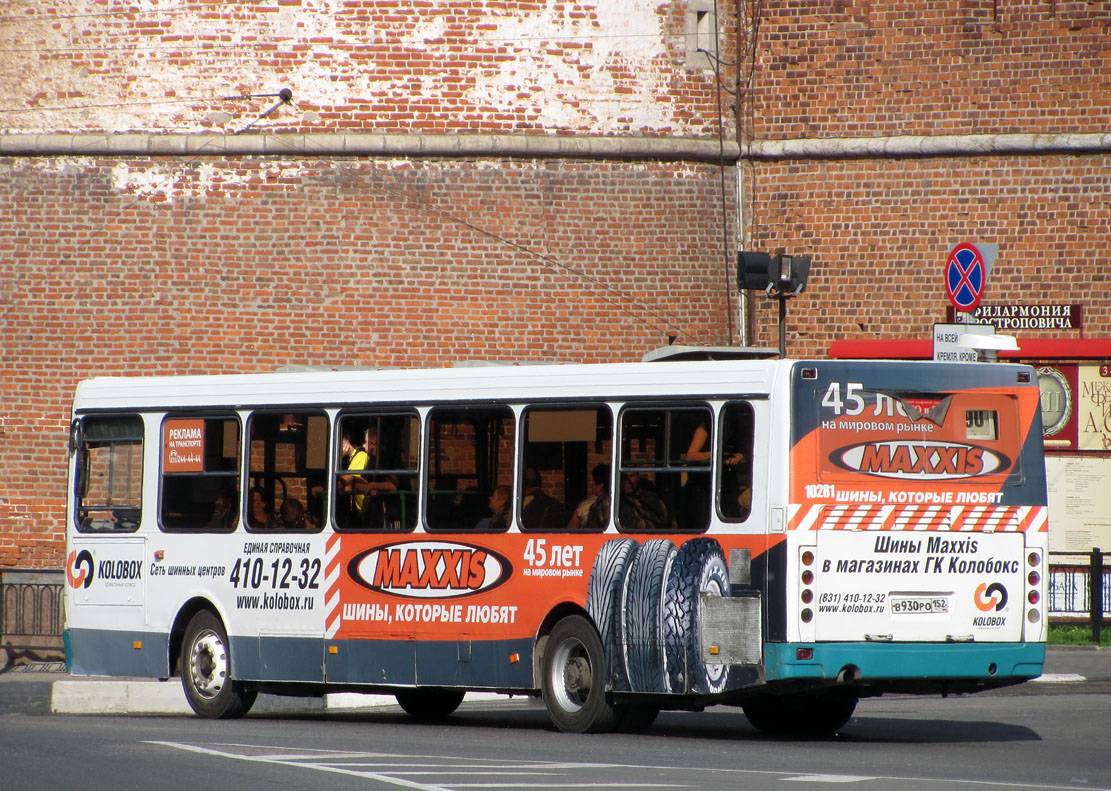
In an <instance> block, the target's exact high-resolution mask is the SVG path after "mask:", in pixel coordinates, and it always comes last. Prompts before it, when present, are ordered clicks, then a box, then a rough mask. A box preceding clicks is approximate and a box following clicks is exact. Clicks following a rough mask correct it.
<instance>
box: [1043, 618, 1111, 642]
mask: <svg viewBox="0 0 1111 791" xmlns="http://www.w3.org/2000/svg"><path fill="white" fill-rule="evenodd" d="M1099 637H1100V640H1099V644H1100V645H1101V646H1103V645H1106V646H1111V624H1104V625H1103V626H1102V627H1101V628H1100V630H1099ZM1046 642H1047V643H1048V644H1049V645H1092V627H1090V626H1088V625H1087V624H1071V623H1070V624H1059V625H1051V626H1050V627H1049V639H1048V640H1046Z"/></svg>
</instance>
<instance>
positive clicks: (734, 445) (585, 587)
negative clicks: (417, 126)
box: [65, 354, 1048, 734]
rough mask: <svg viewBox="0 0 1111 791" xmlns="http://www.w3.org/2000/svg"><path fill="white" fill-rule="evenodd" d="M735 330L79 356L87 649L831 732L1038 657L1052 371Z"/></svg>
mask: <svg viewBox="0 0 1111 791" xmlns="http://www.w3.org/2000/svg"><path fill="white" fill-rule="evenodd" d="M737 356H738V357H741V358H740V359H687V360H684V359H669V358H668V357H667V355H664V354H661V355H659V359H655V360H649V361H647V362H639V363H613V364H591V365H460V366H455V367H449V368H445V369H443V370H392V369H381V370H331V371H313V370H308V371H290V372H275V373H266V374H250V375H218V376H162V377H106V378H93V379H90V380H87V381H83V382H81V383H80V384H79V386H78V387H77V389H76V393H75V396H74V400H73V414H72V423H71V427H70V432H69V486H68V510H67V548H66V549H67V561H66V570H67V586H66V598H65V604H66V631H65V646H66V661H67V667H68V669H69V672H70V673H72V674H75V675H96V676H133V677H134V676H138V677H151V678H161V679H169V678H173V677H178V676H179V677H180V679H181V683H182V687H183V689H184V693H185V697H186V699H187V700H188V702H189V704H190V706H191V707H192V709H193V710H194V711H195V712H196V713H197V714H198V715H200V716H201V717H207V718H231V717H238V716H242V715H243V714H245V713H246V712H247V711H248V710H249V709H250V707H251V705H252V703H253V702H254V701H255V698H256V696H257V695H258V694H259V693H268V694H279V695H298V696H306V695H325V694H327V693H331V692H338V691H344V692H352V691H354V692H369V693H378V694H391V695H394V696H396V699H397V702H398V703H399V704H400V706H401V707H402V708H403V709H404V710H405V711H407V712H409V713H410V714H412V715H414V716H416V717H422V718H436V717H444V716H448V715H450V714H451V713H452V712H453V711H454V710H455V709H456V708H457V707H458V706H459V704H460V702H461V701H462V700H463V697H464V694H465V693H466V692H468V691H485V692H493V693H503V694H507V695H526V696H533V697H540V698H542V699H543V702H544V704H545V706H546V709H547V712H548V714H549V717H550V719H551V722H552V723H553V725H554V726H555V727H556V728H558V729H560V730H563V731H569V732H598V731H607V730H615V729H617V730H626V731H636V730H641V729H644V728H646V727H649V726H650V725H651V723H652V722H653V721H654V719H655V717H656V716H657V714H658V713H659V711H660V710H661V709H686V710H700V709H703V708H704V707H706V706H710V705H718V704H721V705H728V706H738V707H740V708H741V709H743V711H744V713H745V715H746V716H747V717H748V719H749V720H750V721H751V722H752V724H753V725H754V726H755V727H757V728H758V729H761V730H764V731H768V732H777V733H783V732H790V733H810V734H820V733H832V732H834V731H836V730H838V729H839V728H841V727H842V726H843V725H844V724H845V723H846V722H848V720H849V719H850V718H851V716H852V714H853V711H854V709H855V707H856V705H857V702H858V700H859V699H860V698H862V697H869V696H876V695H882V694H886V693H915V694H922V693H938V694H950V693H969V692H976V691H980V690H986V689H992V688H996V687H1001V686H1005V685H1009V684H1016V683H1020V682H1023V681H1026V680H1028V679H1031V678H1034V677H1036V676H1038V675H1040V674H1041V672H1042V666H1043V662H1044V658H1045V635H1046V618H1045V611H1044V597H1045V576H1046V547H1047V535H1048V519H1047V510H1046V486H1045V470H1044V462H1043V457H1042V431H1041V424H1040V414H1039V391H1038V385H1037V378H1036V376H1034V374H1033V371H1032V369H1030V368H1029V367H1026V366H1021V365H1013V364H1004V363H992V364H987V363H984V364H979V363H969V364H952V363H935V362H897V361H841V360H837V361H832V360H788V359H771V358H769V357H767V356H760V355H758V354H754V355H752V356H751V357H750V358H743V355H737Z"/></svg>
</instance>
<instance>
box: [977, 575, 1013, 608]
mask: <svg viewBox="0 0 1111 791" xmlns="http://www.w3.org/2000/svg"><path fill="white" fill-rule="evenodd" d="M973 601H974V602H975V604H976V609H977V610H979V611H980V612H991V611H992V610H995V611H996V612H999V611H1000V610H1002V609H1003V608H1004V607H1006V606H1007V589H1006V588H1004V587H1003V585H1002V584H1000V583H998V582H993V583H991V584H990V585H989V584H988V583H986V582H981V583H980V584H979V585H977V586H976V592H975V594H974V598H973Z"/></svg>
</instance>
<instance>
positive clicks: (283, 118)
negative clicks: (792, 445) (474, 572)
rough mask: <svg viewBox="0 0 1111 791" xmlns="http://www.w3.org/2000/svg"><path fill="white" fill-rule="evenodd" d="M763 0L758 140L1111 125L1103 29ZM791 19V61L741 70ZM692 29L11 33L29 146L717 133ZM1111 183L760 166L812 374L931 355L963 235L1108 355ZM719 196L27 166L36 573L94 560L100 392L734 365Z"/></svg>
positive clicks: (772, 243) (21, 194) (1056, 15)
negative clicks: (85, 531) (388, 374)
mask: <svg viewBox="0 0 1111 791" xmlns="http://www.w3.org/2000/svg"><path fill="white" fill-rule="evenodd" d="M732 5H733V4H731V3H728V2H720V3H719V6H720V8H721V10H722V17H723V21H722V24H721V28H722V30H723V31H725V32H726V35H724V36H723V45H724V49H723V52H722V58H723V60H724V61H725V63H724V64H723V65H722V66H721V71H722V73H723V75H725V76H726V77H727V80H726V85H725V89H726V90H725V92H724V93H723V96H724V99H723V101H724V103H725V104H729V103H732V102H736V103H737V109H738V117H739V119H740V121H741V128H742V130H743V133H744V137H745V138H746V139H755V140H768V139H791V138H798V137H805V138H836V137H873V136H886V135H940V134H947V135H961V134H994V133H1044V134H1053V133H1097V132H1099V133H1105V132H1106V123H1107V118H1108V117H1109V110H1111V34H1109V24H1111V22H1109V20H1108V18H1107V15H1106V11H1105V9H1103V8H1102V6H1101V4H1099V3H1090V2H1081V1H1079V0H1077V1H1076V2H1072V1H1067V2H1066V1H1064V0H1006V1H1005V2H1004V1H1003V0H947V1H945V2H942V1H940V0H938V1H935V2H917V0H890V1H887V0H805V1H804V0H783V2H770V0H769V1H767V2H761V3H758V2H756V0H747V2H744V3H741V4H739V5H740V6H741V10H742V11H743V13H742V14H741V16H742V18H743V19H744V20H746V22H744V23H742V24H741V25H739V26H737V25H735V22H734V16H735V15H734V13H733V10H732V8H731V6H732ZM757 5H759V6H760V11H761V13H760V19H761V23H760V27H759V32H758V36H757V37H756V39H755V41H756V46H757V49H756V53H755V59H754V60H750V58H749V57H748V56H747V54H745V53H742V54H743V55H745V57H737V56H736V55H734V54H733V51H734V47H733V45H732V41H733V35H732V33H733V32H734V31H735V30H737V31H739V32H740V33H742V34H743V36H744V39H745V40H746V41H751V36H750V33H751V31H750V30H749V27H748V24H747V20H750V19H751V18H752V16H753V11H754V10H755V8H756V6H757ZM190 8H191V7H190ZM183 10H184V11H185V13H183ZM684 10H685V4H684V3H682V2H676V3H659V2H650V0H614V2H612V3H605V4H602V3H597V4H595V5H574V4H571V5H567V4H554V3H547V2H498V3H484V2H482V1H481V0H459V1H458V2H452V3H450V4H441V3H430V4H417V5H414V4H408V3H400V2H394V1H393V0H351V1H350V2H346V1H345V2H342V3H338V2H335V3H334V2H331V0H294V1H293V2H285V0H283V2H280V3H277V4H273V3H261V2H260V3H253V2H249V3H237V4H223V5H220V4H213V5H212V6H211V8H209V9H206V10H205V11H203V13H192V11H190V9H184V8H183V7H181V6H180V4H169V3H167V4H166V7H165V8H162V9H156V8H154V7H153V5H152V4H147V5H146V6H145V8H144V11H143V13H142V14H141V15H137V14H134V13H130V12H129V13H114V12H109V11H106V10H105V6H103V5H101V4H97V3H92V2H91V0H58V2H54V3H51V4H46V5H44V4H36V3H31V4H26V6H25V7H20V8H18V9H14V10H13V11H11V13H10V14H9V16H11V17H12V18H13V19H14V18H15V17H18V18H19V19H20V21H19V22H18V23H15V22H13V23H12V24H4V25H0V95H3V96H5V97H6V98H5V101H6V105H5V110H6V112H5V113H3V114H2V115H0V125H2V126H3V129H2V131H3V132H7V133H25V134H30V133H38V132H82V133H88V132H98V131H107V132H122V131H139V132H152V133H158V132H174V133H193V132H221V131H224V132H234V131H238V130H241V129H243V128H244V127H245V126H246V125H247V124H248V123H251V122H252V121H255V120H256V119H257V118H258V116H259V114H260V113H262V111H263V110H265V109H267V108H268V107H270V106H271V105H272V104H273V102H274V101H275V100H274V98H273V97H270V98H256V99H253V100H232V99H227V98H224V97H228V96H235V95H238V94H248V93H250V94H259V93H274V92H276V91H277V90H278V89H280V88H282V87H289V88H290V89H291V90H292V91H293V97H294V103H295V104H294V105H287V106H282V107H279V108H278V109H277V110H276V111H275V112H274V113H273V114H271V115H270V116H269V117H267V118H266V119H263V120H261V121H259V122H258V123H257V125H256V126H255V127H254V128H253V132H252V133H255V132H260V131H266V132H272V131H299V132H303V133H306V134H313V133H329V132H337V131H339V132H398V133H409V132H449V133H451V132H467V133H476V132H478V133H493V132H497V133H532V134H560V135H577V134H604V135H625V134H638V135H649V136H663V137H667V136H674V137H697V138H702V139H716V135H717V130H718V125H717V124H718V121H717V95H716V91H715V85H714V82H713V79H712V73H711V72H710V71H708V70H706V69H692V68H690V67H689V66H688V65H687V63H686V55H685V53H684V47H683V39H682V37H681V33H682V30H683V16H684ZM733 64H740V65H733ZM751 64H755V66H754V68H753V67H752V66H751ZM737 76H739V77H740V78H741V81H742V87H741V89H740V91H739V92H738V94H737V98H735V99H734V97H733V95H732V94H731V93H730V91H732V89H733V88H734V87H735V86H734V85H733V79H734V78H735V77H737ZM727 126H728V125H727ZM727 131H728V130H727ZM727 136H731V135H728V134H727ZM311 140H312V138H311V137H310V138H309V141H310V145H311ZM1108 160H1109V155H1108V154H1106V153H1103V154H1092V153H1087V154H1082V155H1063V154H1052V155H1045V156H1037V155H1025V154H1023V155H1005V156H979V157H931V158H900V159H883V158H862V159H827V160H791V161H778V162H768V161H753V162H749V163H746V164H745V166H744V168H743V189H744V196H745V200H744V207H743V216H744V222H745V226H746V228H747V229H748V239H747V246H748V247H749V249H757V250H773V251H774V250H780V249H783V250H787V251H789V252H798V253H809V254H811V255H813V256H814V266H813V270H812V275H811V282H810V286H809V288H808V290H807V292H806V294H804V295H803V296H801V297H799V298H798V299H796V300H794V301H793V302H792V303H791V305H790V317H789V322H790V327H791V332H790V333H789V349H790V351H791V352H792V353H794V354H814V355H821V354H824V352H825V350H826V349H827V348H828V344H829V342H830V341H831V340H834V339H837V338H843V337H857V338H871V337H883V338H890V337H899V338H909V337H925V336H926V333H928V331H929V326H930V325H931V324H932V323H933V322H935V321H939V320H942V319H943V318H944V315H945V306H946V304H947V303H946V299H945V293H944V288H943V284H942V280H941V272H942V267H943V265H944V259H945V255H946V253H947V252H948V250H949V249H950V248H951V247H952V246H953V245H954V244H955V243H956V242H958V241H962V240H971V241H984V242H994V243H997V244H998V245H999V257H998V259H997V261H996V263H995V267H994V270H993V272H992V276H991V279H990V281H989V286H988V294H987V299H988V300H989V301H1007V300H1013V301H1019V302H1039V301H1040V302H1070V303H1071V302H1082V303H1083V304H1084V307H1085V323H1086V327H1085V329H1084V331H1083V335H1085V336H1088V337H1093V336H1106V335H1107V334H1108V332H1109V331H1111V327H1109V326H1108V325H1109V321H1111V319H1109V310H1108V308H1109V307H1111V306H1109V305H1108V301H1109V296H1108V295H1109V291H1111V289H1108V283H1107V281H1106V279H1105V277H1106V276H1105V274H1104V273H1105V272H1106V271H1108V269H1109V261H1108V255H1107V252H1106V247H1107V240H1108V239H1109V238H1111V203H1109V201H1108V198H1107V195H1109V194H1111V176H1109V173H1111V167H1109V165H1111V162H1109V161H1108ZM733 184H734V180H733V177H732V174H730V176H729V177H728V178H727V189H728V190H730V191H731V190H732V188H733ZM719 190H720V182H719V180H718V172H717V170H716V169H715V168H714V167H713V166H710V165H705V166H697V165H664V164H653V163H633V162H610V163H599V162H585V161H574V162H569V161H559V162H555V161H552V162H541V161H537V162H515V161H505V160H485V161H460V162H445V161H431V160H424V161H388V160H382V161H379V162H375V163H371V162H368V161H344V162H340V161H333V160H306V159H293V158H290V159H285V160H277V159H272V158H252V159H242V160H234V159H208V158H194V159H191V160H188V161H177V160H169V159H167V160H143V159H133V160H132V159H118V160H117V159H97V160H93V159H89V158H81V157H43V158H18V159H0V194H3V195H4V196H5V201H4V202H2V203H0V339H2V348H0V353H2V362H0V387H2V388H3V389H2V392H0V395H2V406H0V566H12V565H15V566H59V565H60V564H61V551H62V519H63V517H62V510H63V508H62V504H63V500H64V472H63V468H64V461H65V457H64V451H63V448H64V442H65V426H66V422H67V409H68V404H69V398H70V393H71V392H72V389H73V385H74V383H75V382H76V381H77V380H78V379H80V378H82V377H85V376H89V375H93V374H102V373H156V372H157V373H194V372H222V371H244V370H266V369H269V368H271V367H273V366H275V365H281V364H285V363H318V364H360V365H370V364H384V365H419V366H427V365H437V364H442V363H446V362H450V361H452V360H456V359H461V358H464V357H487V358H489V357H494V358H499V359H511V358H520V359H537V358H545V359H559V360H585V361H602V360H617V359H632V358H635V357H637V356H639V355H640V354H641V353H642V352H643V351H645V350H647V349H649V348H651V347H653V346H656V345H659V344H660V343H663V342H665V339H666V334H667V332H668V330H674V331H677V332H678V333H679V338H680V340H681V341H689V342H701V343H718V342H725V341H727V340H728V330H729V315H728V311H729V304H728V299H727V296H726V286H727V281H729V280H730V279H731V275H732V273H731V271H729V268H728V266H727V265H726V263H725V262H724V261H723V255H722V252H721V240H722V233H721V228H720V222H721V212H720V203H719V200H720V195H719ZM729 204H730V209H729V217H730V219H732V217H733V205H732V200H731V199H730V201H729ZM726 236H727V238H728V239H729V240H730V244H732V243H733V241H732V240H733V239H734V238H735V236H734V234H733V232H732V229H730V230H728V231H727V233H726ZM495 237H502V238H504V239H505V240H508V242H509V243H507V242H504V241H499V240H498V239H497V238H495ZM528 251H531V253H534V254H530V252H528ZM536 254H538V255H536ZM545 256H546V257H547V258H545ZM757 303H758V306H759V310H758V316H757V334H756V336H755V337H754V338H752V339H751V340H752V342H754V343H755V344H758V345H774V343H775V340H776V334H775V321H774V312H773V311H774V306H773V305H771V304H770V303H769V302H768V301H767V300H764V299H763V298H759V299H757ZM1024 334H1026V335H1036V334H1037V333H1024ZM1079 335H1080V333H1074V334H1073V336H1079Z"/></svg>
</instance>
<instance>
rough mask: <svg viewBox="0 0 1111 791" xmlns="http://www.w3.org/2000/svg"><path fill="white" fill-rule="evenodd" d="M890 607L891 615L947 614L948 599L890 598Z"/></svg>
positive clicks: (923, 597) (933, 597) (936, 597)
mask: <svg viewBox="0 0 1111 791" xmlns="http://www.w3.org/2000/svg"><path fill="white" fill-rule="evenodd" d="M890 607H891V614H892V615H917V614H919V613H939V612H949V599H948V597H946V596H892V597H891V598H890Z"/></svg>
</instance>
